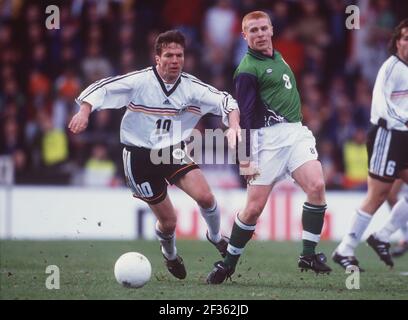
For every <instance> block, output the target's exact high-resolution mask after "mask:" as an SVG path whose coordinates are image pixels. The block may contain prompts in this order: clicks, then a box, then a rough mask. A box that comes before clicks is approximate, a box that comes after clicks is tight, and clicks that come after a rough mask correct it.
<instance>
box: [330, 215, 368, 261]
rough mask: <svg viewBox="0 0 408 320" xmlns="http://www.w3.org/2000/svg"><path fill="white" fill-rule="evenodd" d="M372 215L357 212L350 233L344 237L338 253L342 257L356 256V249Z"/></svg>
mask: <svg viewBox="0 0 408 320" xmlns="http://www.w3.org/2000/svg"><path fill="white" fill-rule="evenodd" d="M371 218H372V215H371V214H368V213H366V212H364V211H362V210H360V209H359V210H357V213H356V214H355V215H354V217H353V220H352V223H351V226H350V229H349V232H347V234H346V235H345V236H344V237H343V240H342V241H341V242H340V244H339V246H338V247H337V249H336V251H337V253H338V254H340V255H342V256H347V257H348V256H354V249H355V248H356V247H357V245H358V244H359V243H360V240H361V237H362V235H363V233H364V231H365V230H366V229H367V227H368V225H369V223H370V221H371Z"/></svg>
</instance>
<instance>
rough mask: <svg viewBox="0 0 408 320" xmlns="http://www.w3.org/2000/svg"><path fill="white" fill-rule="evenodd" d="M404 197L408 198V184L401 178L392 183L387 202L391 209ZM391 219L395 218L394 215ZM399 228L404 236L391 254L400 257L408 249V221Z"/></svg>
mask: <svg viewBox="0 0 408 320" xmlns="http://www.w3.org/2000/svg"><path fill="white" fill-rule="evenodd" d="M402 197H405V198H406V199H408V184H407V183H404V182H403V181H402V180H401V179H398V180H396V181H395V182H394V184H393V185H392V189H391V192H390V193H389V195H388V198H387V203H388V205H389V207H390V209H391V210H392V208H393V207H394V206H395V205H396V204H397V203H398V200H399V199H400V198H402ZM391 212H392V211H391ZM393 213H394V214H398V211H394V212H393ZM391 219H393V216H392V215H391ZM383 230H384V231H385V232H387V224H386V225H385V226H384V227H383ZM399 230H400V232H401V234H402V238H401V239H400V240H399V242H398V243H397V244H396V245H395V246H394V247H393V248H391V256H393V257H400V256H402V255H404V254H405V253H406V252H407V251H408V222H407V223H406V224H405V225H402V226H401V227H400V229H399ZM379 232H381V231H379Z"/></svg>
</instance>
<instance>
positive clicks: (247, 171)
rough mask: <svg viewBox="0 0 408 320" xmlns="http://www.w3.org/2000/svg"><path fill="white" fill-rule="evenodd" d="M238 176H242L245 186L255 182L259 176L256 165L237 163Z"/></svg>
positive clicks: (248, 162)
mask: <svg viewBox="0 0 408 320" xmlns="http://www.w3.org/2000/svg"><path fill="white" fill-rule="evenodd" d="M239 174H240V175H242V176H244V178H245V180H246V182H247V184H249V183H250V182H251V181H253V180H255V179H256V177H258V176H259V170H258V168H257V167H256V165H255V164H254V163H253V162H251V161H240V162H239Z"/></svg>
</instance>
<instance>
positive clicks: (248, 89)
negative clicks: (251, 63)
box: [234, 72, 258, 155]
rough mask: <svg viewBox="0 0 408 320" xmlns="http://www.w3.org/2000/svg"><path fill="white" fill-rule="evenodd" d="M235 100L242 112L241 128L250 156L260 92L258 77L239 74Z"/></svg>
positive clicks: (235, 80)
mask: <svg viewBox="0 0 408 320" xmlns="http://www.w3.org/2000/svg"><path fill="white" fill-rule="evenodd" d="M234 88H235V98H236V99H237V101H238V105H239V112H240V126H241V129H243V132H245V143H246V146H245V150H246V154H247V155H249V154H250V150H251V148H250V140H251V139H250V134H251V129H252V124H253V123H254V121H253V118H254V117H255V103H256V97H257V92H258V81H257V77H256V76H255V75H253V74H250V73H244V72H243V73H239V74H238V75H237V76H236V77H235V78H234Z"/></svg>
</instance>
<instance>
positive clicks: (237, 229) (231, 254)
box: [224, 216, 255, 269]
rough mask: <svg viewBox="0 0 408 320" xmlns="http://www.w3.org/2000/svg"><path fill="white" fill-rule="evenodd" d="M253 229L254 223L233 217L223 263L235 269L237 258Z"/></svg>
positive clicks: (250, 236)
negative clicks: (249, 223) (233, 220)
mask: <svg viewBox="0 0 408 320" xmlns="http://www.w3.org/2000/svg"><path fill="white" fill-rule="evenodd" d="M254 231H255V225H248V224H245V223H243V222H242V221H240V220H239V218H238V216H237V217H236V218H235V222H234V226H233V227H232V232H231V237H230V241H229V244H228V249H227V255H226V256H225V259H224V263H225V264H226V265H228V266H230V267H232V268H234V269H235V266H236V265H237V262H238V259H239V257H240V256H241V254H242V252H243V251H244V247H245V245H246V244H247V243H248V241H249V240H250V239H251V238H252V235H253V234H254Z"/></svg>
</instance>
